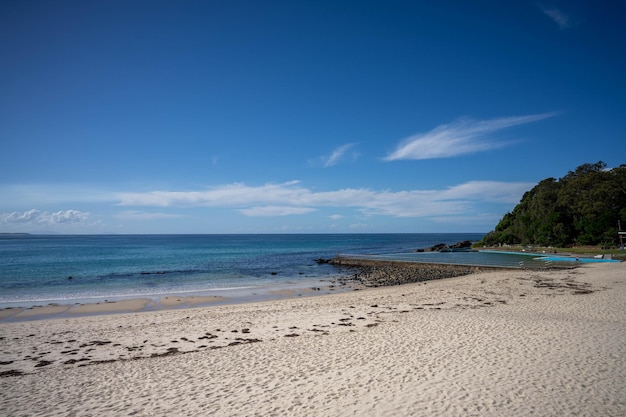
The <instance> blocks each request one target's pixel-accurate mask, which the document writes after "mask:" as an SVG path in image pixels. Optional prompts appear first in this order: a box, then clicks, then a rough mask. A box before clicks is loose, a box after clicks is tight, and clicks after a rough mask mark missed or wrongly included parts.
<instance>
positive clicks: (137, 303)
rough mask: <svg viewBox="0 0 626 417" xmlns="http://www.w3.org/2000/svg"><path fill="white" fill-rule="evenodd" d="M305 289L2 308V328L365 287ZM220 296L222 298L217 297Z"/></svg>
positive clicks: (339, 282) (339, 283) (337, 284)
mask: <svg viewBox="0 0 626 417" xmlns="http://www.w3.org/2000/svg"><path fill="white" fill-rule="evenodd" d="M308 284H309V285H308V286H303V285H277V286H276V285H275V286H268V287H256V288H250V289H246V290H228V291H205V292H192V293H171V294H164V295H159V296H154V297H134V296H129V297H118V298H117V299H113V300H102V301H94V302H76V303H72V304H69V303H68V304H66V303H48V304H45V305H43V304H38V305H33V306H30V307H22V306H18V307H4V308H0V324H1V323H11V322H23V321H33V320H50V319H66V318H72V317H89V316H100V315H110V314H123V313H149V312H154V311H167V310H184V309H189V308H197V307H209V306H214V305H232V304H247V303H255V302H263V301H277V300H282V299H290V298H299V297H314V296H320V295H327V294H333V293H341V292H345V291H354V290H357V289H361V288H362V285H359V284H358V283H357V282H351V281H346V280H345V279H333V280H324V279H323V280H320V281H319V282H316V283H315V284H317V286H312V284H313V283H308ZM216 293H219V294H220V295H216Z"/></svg>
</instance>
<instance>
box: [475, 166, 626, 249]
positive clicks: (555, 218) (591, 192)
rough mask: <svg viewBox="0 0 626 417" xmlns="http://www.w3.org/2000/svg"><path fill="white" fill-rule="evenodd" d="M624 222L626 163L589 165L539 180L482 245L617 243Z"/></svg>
mask: <svg viewBox="0 0 626 417" xmlns="http://www.w3.org/2000/svg"><path fill="white" fill-rule="evenodd" d="M620 221H621V230H622V231H626V165H625V164H621V165H620V166H619V167H617V168H612V169H607V165H606V164H605V163H604V162H602V161H599V162H597V163H595V164H589V163H587V164H583V165H580V166H579V167H578V168H576V170H575V171H570V172H568V173H567V175H565V176H564V177H563V178H560V179H554V178H546V179H544V180H543V181H541V182H539V183H538V184H537V185H536V186H535V187H533V189H532V190H530V191H528V192H526V193H525V194H524V196H523V197H522V199H521V201H520V203H519V204H518V205H517V206H516V207H515V208H514V209H513V211H512V212H510V213H507V214H505V215H504V217H502V219H501V220H500V222H499V223H498V225H497V226H496V228H495V229H494V230H492V231H491V232H489V233H487V235H485V237H484V238H483V239H482V241H481V242H480V243H479V245H483V246H493V245H501V244H506V245H540V246H554V247H571V246H581V245H582V246H585V245H588V246H592V245H601V246H603V247H615V246H617V245H619V243H620V241H619V237H618V236H619V235H618V224H619V222H620Z"/></svg>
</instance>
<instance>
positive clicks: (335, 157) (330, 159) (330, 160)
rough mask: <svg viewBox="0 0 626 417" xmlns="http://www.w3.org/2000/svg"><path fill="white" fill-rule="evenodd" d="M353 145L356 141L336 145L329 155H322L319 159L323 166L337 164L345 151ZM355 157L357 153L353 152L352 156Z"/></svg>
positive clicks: (344, 154)
mask: <svg viewBox="0 0 626 417" xmlns="http://www.w3.org/2000/svg"><path fill="white" fill-rule="evenodd" d="M354 146H356V143H348V144H345V145H342V146H340V147H338V148H337V149H335V150H334V151H333V152H332V153H331V154H330V155H327V156H322V157H321V159H322V163H323V165H324V166H325V167H331V166H334V165H337V163H339V161H341V160H342V159H343V158H344V157H345V156H346V153H347V152H348V151H349V150H350V149H352V148H354ZM356 157H357V154H356V153H355V152H353V153H352V158H356Z"/></svg>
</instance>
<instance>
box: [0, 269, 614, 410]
mask: <svg viewBox="0 0 626 417" xmlns="http://www.w3.org/2000/svg"><path fill="white" fill-rule="evenodd" d="M0 335H1V339H0V346H1V347H2V350H1V351H2V352H3V353H2V357H1V360H0V363H1V365H0V372H2V377H0V403H1V404H2V405H3V410H4V411H5V413H7V414H8V415H21V414H28V415H52V414H75V415H103V416H114V415H121V414H125V415H128V414H133V415H188V416H204V415H211V414H213V415H216V414H219V415H232V416H247V415H255V414H256V415H293V416H296V417H298V416H311V415H320V416H321V415H333V416H349V415H381V416H382V415H394V416H429V415H443V416H453V415H484V416H497V415H520V416H523V415H534V416H552V415H615V416H617V415H623V414H624V413H625V412H626V385H625V384H624V383H623V381H624V380H626V355H625V354H624V353H625V351H624V340H626V264H624V263H618V264H593V265H584V266H581V267H579V268H577V269H568V270H541V271H531V270H507V271H493V272H480V273H475V274H471V275H465V276H460V277H454V278H447V279H442V280H434V281H425V282H417V283H411V284H405V285H396V286H389V287H377V288H367V289H364V290H362V291H346V292H342V293H336V294H330V295H322V296H319V297H302V298H285V299H279V300H272V301H263V302H251V303H245V304H224V305H211V306H208V307H194V308H185V309H169V310H157V311H150V312H143V313H120V314H112V315H107V316H97V315H96V316H94V315H92V316H85V317H72V318H64V319H52V320H33V321H24V322H13V323H8V322H3V323H0Z"/></svg>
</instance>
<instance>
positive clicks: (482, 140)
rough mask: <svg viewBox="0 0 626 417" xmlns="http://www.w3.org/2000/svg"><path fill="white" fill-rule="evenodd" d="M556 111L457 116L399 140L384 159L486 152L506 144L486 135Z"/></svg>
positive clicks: (532, 120)
mask: <svg viewBox="0 0 626 417" xmlns="http://www.w3.org/2000/svg"><path fill="white" fill-rule="evenodd" d="M555 115H556V113H543V114H533V115H527V116H513V117H502V118H499V119H491V120H482V121H481V120H473V119H468V118H464V119H459V120H457V121H455V122H453V123H450V124H444V125H440V126H437V127H436V128H434V129H433V130H431V131H430V132H427V133H423V134H417V135H413V136H411V137H409V138H407V139H405V140H404V141H402V142H401V143H400V144H399V145H398V147H397V148H396V150H395V151H393V152H391V153H390V154H389V155H387V157H385V158H384V159H385V160H386V161H395V160H400V159H434V158H451V157H454V156H458V155H465V154H471V153H475V152H481V151H487V150H491V149H496V148H500V147H503V146H506V145H507V143H504V142H501V141H497V140H494V139H493V138H490V137H488V136H487V135H489V134H491V133H494V132H497V131H499V130H503V129H506V128H509V127H513V126H517V125H522V124H526V123H531V122H536V121H538V120H543V119H547V118H549V117H553V116H555Z"/></svg>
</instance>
